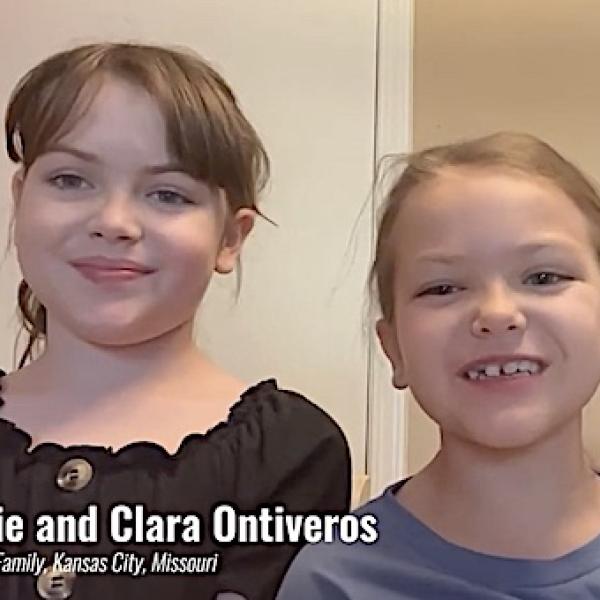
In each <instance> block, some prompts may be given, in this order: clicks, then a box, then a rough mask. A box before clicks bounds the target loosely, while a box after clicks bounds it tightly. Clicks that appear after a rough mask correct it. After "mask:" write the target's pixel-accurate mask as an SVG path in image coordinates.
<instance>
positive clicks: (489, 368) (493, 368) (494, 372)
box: [485, 365, 500, 377]
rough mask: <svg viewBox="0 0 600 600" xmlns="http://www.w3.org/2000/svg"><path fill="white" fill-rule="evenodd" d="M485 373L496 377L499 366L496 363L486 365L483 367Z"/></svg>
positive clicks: (498, 372) (498, 373)
mask: <svg viewBox="0 0 600 600" xmlns="http://www.w3.org/2000/svg"><path fill="white" fill-rule="evenodd" d="M485 374H486V375H487V376H488V377H497V376H498V375H500V367H499V366H498V365H487V367H486V368H485Z"/></svg>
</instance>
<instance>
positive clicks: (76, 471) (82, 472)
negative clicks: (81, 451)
mask: <svg viewBox="0 0 600 600" xmlns="http://www.w3.org/2000/svg"><path fill="white" fill-rule="evenodd" d="M93 475H94V470H93V469H92V465H90V463H89V462H88V461H87V460H85V458H72V459H71V460H68V461H67V462H66V463H64V464H63V466H62V467H61V468H60V469H59V470H58V475H57V476H56V484H57V485H58V487H59V488H60V489H61V490H66V491H68V492H78V491H79V490H82V489H83V488H84V487H85V486H86V485H87V484H88V483H89V482H90V481H91V479H92V477H93Z"/></svg>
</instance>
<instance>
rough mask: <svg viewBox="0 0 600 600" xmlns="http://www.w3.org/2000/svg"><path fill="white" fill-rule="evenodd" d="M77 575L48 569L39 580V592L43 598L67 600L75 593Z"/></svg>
mask: <svg viewBox="0 0 600 600" xmlns="http://www.w3.org/2000/svg"><path fill="white" fill-rule="evenodd" d="M74 583H75V573H71V572H70V571H63V570H61V569H56V568H54V566H49V567H46V568H45V569H44V570H43V571H42V572H41V573H40V575H39V577H38V578H37V592H38V594H39V595H40V596H41V597H42V598H50V599H52V600H65V598H69V597H70V596H71V594H72V593H73V584H74Z"/></svg>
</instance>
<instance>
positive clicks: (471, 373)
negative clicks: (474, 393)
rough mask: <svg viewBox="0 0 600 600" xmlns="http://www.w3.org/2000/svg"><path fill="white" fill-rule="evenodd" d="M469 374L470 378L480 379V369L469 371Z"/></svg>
mask: <svg viewBox="0 0 600 600" xmlns="http://www.w3.org/2000/svg"><path fill="white" fill-rule="evenodd" d="M467 375H468V376H469V379H478V378H479V371H468V372H467Z"/></svg>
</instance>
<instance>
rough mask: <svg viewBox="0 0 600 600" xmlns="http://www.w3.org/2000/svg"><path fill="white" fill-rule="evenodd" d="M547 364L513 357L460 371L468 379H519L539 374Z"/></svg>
mask: <svg viewBox="0 0 600 600" xmlns="http://www.w3.org/2000/svg"><path fill="white" fill-rule="evenodd" d="M546 368H547V365H545V364H544V363H542V362H541V361H538V360H534V359H514V360H508V361H504V362H502V363H488V364H481V365H477V366H474V367H471V368H469V369H467V370H465V371H464V372H463V373H462V377H463V378H464V379H466V380H468V381H494V380H500V381H502V380H509V379H517V378H518V379H521V378H524V377H533V376H534V375H541V374H542V373H543V372H544V371H545V370H546Z"/></svg>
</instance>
